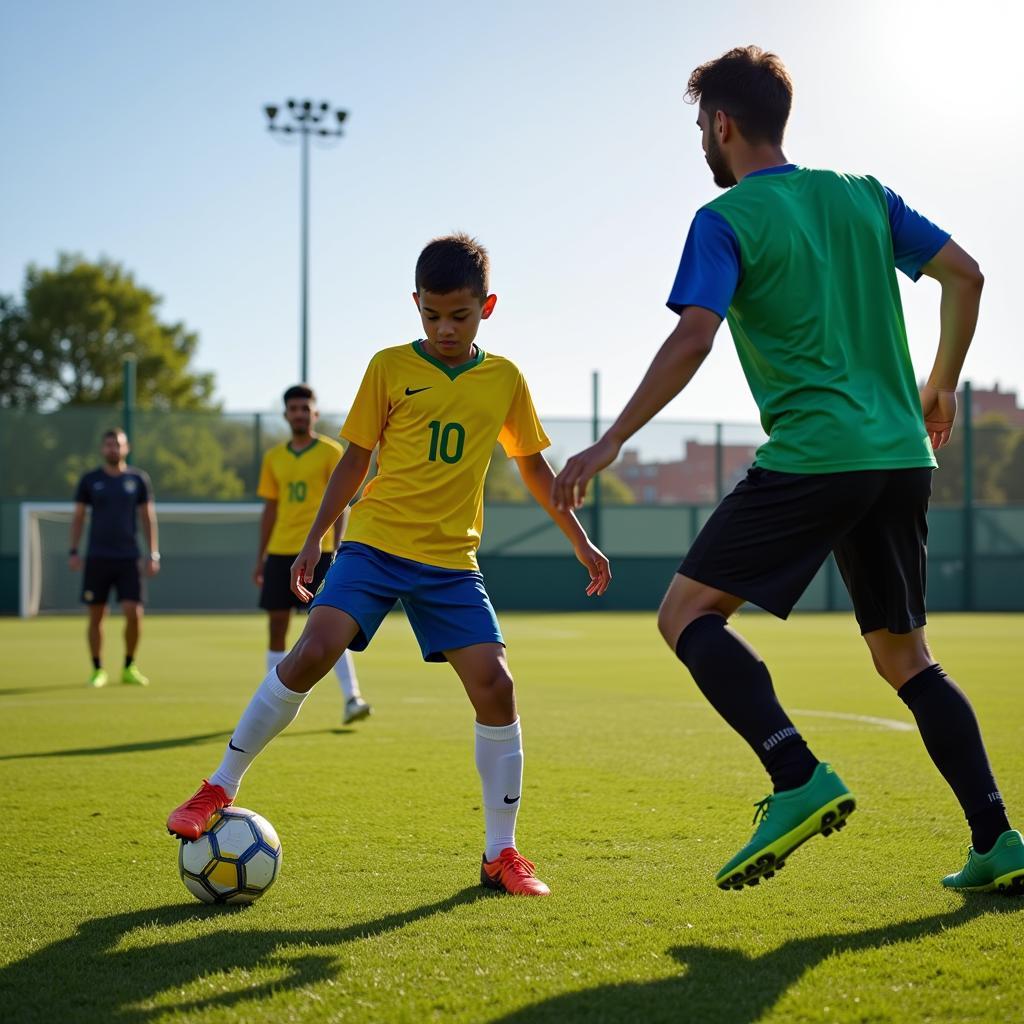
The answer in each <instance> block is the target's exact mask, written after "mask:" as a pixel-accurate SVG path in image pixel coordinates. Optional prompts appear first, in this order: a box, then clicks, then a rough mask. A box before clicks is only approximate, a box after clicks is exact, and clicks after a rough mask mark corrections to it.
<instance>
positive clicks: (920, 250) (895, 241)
mask: <svg viewBox="0 0 1024 1024" xmlns="http://www.w3.org/2000/svg"><path fill="white" fill-rule="evenodd" d="M882 187H883V189H884V190H885V201H886V204H887V205H888V207H889V228H890V230H891V232H892V251H893V256H894V257H895V260H896V267H897V268H898V269H899V270H902V271H903V273H904V274H906V275H907V277H909V278H910V279H911V280H912V281H916V280H917V279H918V278H919V277H920V276H921V268H922V267H923V266H924V265H925V264H926V263H927V262H928V261H929V260H930V259H931V258H932V257H933V256H934V255H935V254H936V253H937V252H938V251H939V250H940V249H941V248H942V247H943V246H944V245H945V244H946V243H947V242H948V241H949V238H950V235H949V232H948V231H943V230H942V228H940V227H937V226H936V225H935V224H933V223H932V222H931V221H930V220H929V219H928V218H927V217H923V216H922V215H921V214H919V213H918V212H917V210H915V209H913V208H912V207H910V206H907V204H906V203H905V202H903V199H902V197H900V196H898V195H897V194H896V193H895V192H893V190H892V189H891V188H886V187H885V186H884V185H883V186H882Z"/></svg>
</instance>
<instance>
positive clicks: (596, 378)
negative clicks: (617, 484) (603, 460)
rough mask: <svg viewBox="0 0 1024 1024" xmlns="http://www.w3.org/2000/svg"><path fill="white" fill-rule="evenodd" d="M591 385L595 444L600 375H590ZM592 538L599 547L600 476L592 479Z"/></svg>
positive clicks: (592, 435)
mask: <svg viewBox="0 0 1024 1024" xmlns="http://www.w3.org/2000/svg"><path fill="white" fill-rule="evenodd" d="M590 384H591V417H590V439H591V441H593V442H594V443H595V444H596V443H597V442H598V441H599V440H600V439H601V374H600V373H599V372H598V371H597V370H594V371H593V373H592V374H591V375H590ZM590 525H591V531H592V533H593V536H592V537H591V538H590V539H591V540H592V541H593V542H594V545H595V546H596V547H601V474H600V473H598V474H597V476H595V477H594V511H593V514H592V516H591V520H590Z"/></svg>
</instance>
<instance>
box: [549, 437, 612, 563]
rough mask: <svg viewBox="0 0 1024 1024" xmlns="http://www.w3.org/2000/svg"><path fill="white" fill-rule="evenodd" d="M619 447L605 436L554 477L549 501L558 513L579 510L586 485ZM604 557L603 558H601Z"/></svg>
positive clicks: (570, 461)
mask: <svg viewBox="0 0 1024 1024" xmlns="http://www.w3.org/2000/svg"><path fill="white" fill-rule="evenodd" d="M620 447H621V445H619V443H618V442H617V441H613V440H611V439H610V438H608V437H607V436H605V437H602V438H601V440H600V441H598V442H597V443H596V444H592V445H591V446H590V447H589V448H586V449H584V450H583V451H581V452H580V453H579V454H578V455H574V456H573V457H572V458H571V459H570V460H569V461H568V462H567V463H566V464H565V466H563V467H562V472H561V473H559V474H558V476H556V477H555V482H554V485H553V486H552V489H551V500H552V501H553V502H554V504H555V508H557V509H558V510H559V511H560V512H564V511H565V510H566V509H572V508H579V507H580V506H581V505H582V504H583V499H584V498H585V497H586V496H587V484H589V483H590V481H591V480H593V479H594V477H595V476H596V475H597V474H598V473H599V472H600V471H601V470H602V469H604V468H605V467H606V466H610V465H611V464H612V463H613V462H614V461H615V460H616V459H617V458H618V457H619V449H620ZM602 557H604V556H602Z"/></svg>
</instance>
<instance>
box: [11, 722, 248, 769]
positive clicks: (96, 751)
mask: <svg viewBox="0 0 1024 1024" xmlns="http://www.w3.org/2000/svg"><path fill="white" fill-rule="evenodd" d="M230 735H231V733H230V732H225V731H224V730H223V729H221V730H219V731H218V732H203V733H200V734H199V735H198V736H176V737H175V738H174V739H168V740H146V741H144V742H140V743H115V744H114V745H113V746H109V747H72V748H71V749H69V750H36V751H30V752H28V753H25V754H4V755H3V756H0V761H28V760H34V759H37V758H41V757H103V756H105V755H107V754H138V753H142V752H145V751H150V750H173V749H175V748H177V747H194V746H199V745H200V744H203V743H209V742H211V741H212V740H217V739H221V740H226V739H227V738H228V737H229V736H230Z"/></svg>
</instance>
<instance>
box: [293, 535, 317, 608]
mask: <svg viewBox="0 0 1024 1024" xmlns="http://www.w3.org/2000/svg"><path fill="white" fill-rule="evenodd" d="M319 561H320V545H319V543H318V542H317V541H315V540H307V541H306V543H305V544H303V545H302V550H301V551H300V552H299V557H298V558H296V559H295V561H294V562H292V593H293V594H294V595H295V596H296V597H297V598H298V599H299V600H300V601H301V602H302V603H303V604H306V603H307V602H308V601H311V600H312V599H313V594H312V592H311V591H310V590H309V587H310V586H311V585H312V583H313V573H314V572H315V571H316V566H317V563H318V562H319Z"/></svg>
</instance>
